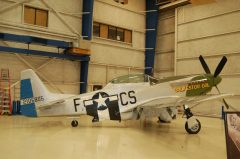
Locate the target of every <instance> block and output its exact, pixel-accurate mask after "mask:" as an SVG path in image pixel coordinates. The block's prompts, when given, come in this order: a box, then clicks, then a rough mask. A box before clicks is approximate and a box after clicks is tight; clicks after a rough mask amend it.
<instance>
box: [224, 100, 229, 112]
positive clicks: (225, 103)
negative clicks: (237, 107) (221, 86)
mask: <svg viewBox="0 0 240 159" xmlns="http://www.w3.org/2000/svg"><path fill="white" fill-rule="evenodd" d="M223 103H224V105H225V107H226V108H227V109H229V105H228V104H227V102H226V100H225V99H224V98H223Z"/></svg>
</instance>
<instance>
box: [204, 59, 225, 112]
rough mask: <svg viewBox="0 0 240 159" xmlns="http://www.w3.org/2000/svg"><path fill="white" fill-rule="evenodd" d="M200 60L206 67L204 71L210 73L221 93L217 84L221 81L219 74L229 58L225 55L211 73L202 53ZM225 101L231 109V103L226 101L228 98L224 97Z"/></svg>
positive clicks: (213, 82) (214, 84)
mask: <svg viewBox="0 0 240 159" xmlns="http://www.w3.org/2000/svg"><path fill="white" fill-rule="evenodd" d="M199 60H200V62H201V64H202V67H203V69H204V71H205V72H206V74H208V75H210V77H211V78H212V84H213V86H214V87H215V88H216V89H217V91H218V93H219V94H221V92H220V90H219V89H218V87H217V85H218V84H219V83H220V82H221V80H222V78H221V77H220V76H219V74H220V73H221V72H222V70H223V68H224V66H225V64H226V63H227V58H226V56H223V58H222V59H221V61H220V62H219V64H218V66H217V68H216V70H215V72H214V74H211V71H210V69H209V67H208V65H207V63H206V62H205V60H204V58H203V57H202V55H200V56H199ZM223 103H224V105H225V106H226V108H227V109H229V104H228V103H227V102H226V100H225V99H224V98H223Z"/></svg>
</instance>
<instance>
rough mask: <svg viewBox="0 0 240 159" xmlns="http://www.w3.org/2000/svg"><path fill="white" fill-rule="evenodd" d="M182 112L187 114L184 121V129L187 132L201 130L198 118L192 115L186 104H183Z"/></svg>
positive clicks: (193, 132)
mask: <svg viewBox="0 0 240 159" xmlns="http://www.w3.org/2000/svg"><path fill="white" fill-rule="evenodd" d="M183 109H184V113H185V115H186V116H187V121H186V123H185V130H186V131H187V132H188V133H189V134H197V133H198V132H199V131H200V130H201V123H200V121H199V120H198V119H196V118H195V117H194V116H193V113H192V112H191V110H190V108H189V107H188V106H187V105H183Z"/></svg>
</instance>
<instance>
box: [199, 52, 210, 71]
mask: <svg viewBox="0 0 240 159" xmlns="http://www.w3.org/2000/svg"><path fill="white" fill-rule="evenodd" d="M199 60H200V62H201V64H202V67H203V69H204V71H205V72H206V73H207V74H211V71H210V69H209V67H208V65H207V63H206V62H205V60H204V58H203V57H202V55H200V56H199Z"/></svg>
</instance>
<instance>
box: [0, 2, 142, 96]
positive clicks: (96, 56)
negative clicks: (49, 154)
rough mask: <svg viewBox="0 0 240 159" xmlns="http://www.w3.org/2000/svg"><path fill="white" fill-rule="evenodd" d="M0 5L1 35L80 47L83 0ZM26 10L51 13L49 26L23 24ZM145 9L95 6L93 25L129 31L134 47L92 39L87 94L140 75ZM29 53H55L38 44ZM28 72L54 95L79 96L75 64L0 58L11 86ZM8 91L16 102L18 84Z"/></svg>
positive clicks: (138, 5) (8, 56) (133, 5)
mask: <svg viewBox="0 0 240 159" xmlns="http://www.w3.org/2000/svg"><path fill="white" fill-rule="evenodd" d="M0 3H1V6H0V32H4V33H11V34H19V35H31V36H38V37H43V38H49V39H57V40H64V41H72V42H74V45H75V46H78V45H79V39H81V38H82V37H81V33H82V26H81V25H82V3H83V2H82V0H80V1H79V0H73V1H71V3H69V1H54V0H48V1H46V0H25V1H20V0H1V1H0ZM25 5H27V6H32V7H36V8H40V9H44V10H47V11H48V12H49V18H48V27H39V26H35V25H30V24H26V23H24V14H23V13H24V6H25ZM144 10H145V0H131V1H129V2H128V4H127V5H122V4H119V3H116V2H114V1H113V0H95V1H94V11H93V21H97V22H101V23H104V24H109V25H113V26H117V27H121V28H126V29H129V30H131V31H132V43H131V44H129V43H124V42H119V41H114V40H109V39H103V38H99V37H93V39H92V41H91V61H90V65H89V75H88V91H92V89H93V88H92V86H93V85H94V84H100V85H103V86H104V85H105V84H106V83H107V82H108V81H109V80H111V79H112V78H114V77H116V76H119V75H123V74H128V73H136V72H143V70H144V51H145V48H144V45H145V29H144V28H145V12H144ZM0 43H1V45H3V46H4V45H6V46H18V47H21V48H27V44H19V43H13V42H5V41H0ZM80 45H81V44H80ZM30 48H32V49H37V50H47V51H54V52H57V51H58V50H57V49H56V48H50V47H45V46H38V45H30ZM60 51H61V50H60ZM31 67H32V68H36V69H37V68H39V70H38V71H39V73H41V74H42V75H43V76H44V77H45V78H42V79H43V81H45V83H46V84H47V85H48V87H49V88H50V89H51V90H52V91H53V92H64V93H74V94H78V93H79V81H80V78H79V76H80V64H79V62H77V61H69V60H58V59H49V58H44V57H36V56H24V55H16V54H8V53H6V54H5V53H0V68H9V69H10V77H11V83H12V84H14V83H15V82H17V81H19V79H20V71H21V70H24V69H28V68H31ZM45 79H47V80H48V82H47V81H46V80H45ZM49 82H50V83H49ZM12 92H15V93H13V96H14V98H16V99H17V98H19V84H18V83H16V85H15V86H14V89H13V91H12Z"/></svg>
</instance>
